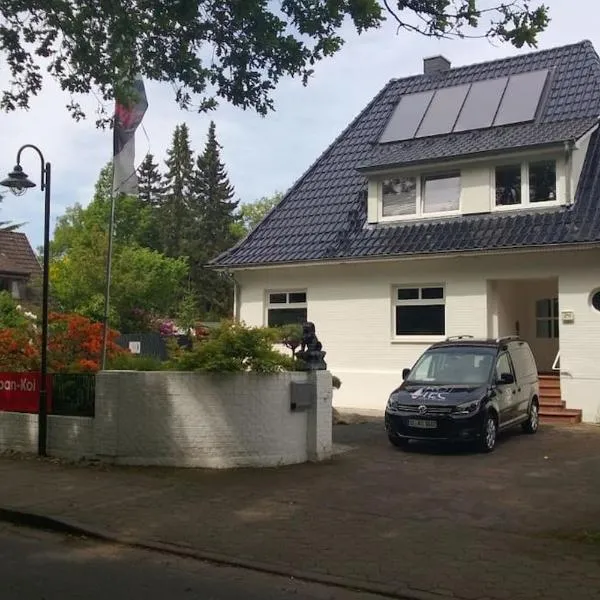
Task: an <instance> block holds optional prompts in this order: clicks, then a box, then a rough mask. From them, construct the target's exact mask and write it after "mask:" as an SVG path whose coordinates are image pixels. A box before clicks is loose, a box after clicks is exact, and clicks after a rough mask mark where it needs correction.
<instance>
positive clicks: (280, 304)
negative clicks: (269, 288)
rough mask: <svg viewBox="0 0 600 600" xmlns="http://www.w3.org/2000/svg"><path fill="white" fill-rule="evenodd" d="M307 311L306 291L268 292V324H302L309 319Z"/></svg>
mask: <svg viewBox="0 0 600 600" xmlns="http://www.w3.org/2000/svg"><path fill="white" fill-rule="evenodd" d="M307 312H308V311H307V302H306V292H303V291H291V292H268V293H267V325H268V326H269V327H282V326H283V325H302V324H303V323H306V321H307V318H308V315H307Z"/></svg>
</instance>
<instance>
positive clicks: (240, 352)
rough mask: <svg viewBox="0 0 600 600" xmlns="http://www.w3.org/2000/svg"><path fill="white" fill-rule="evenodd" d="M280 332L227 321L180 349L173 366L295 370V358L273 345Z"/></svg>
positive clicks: (182, 368) (180, 368) (215, 369)
mask: <svg viewBox="0 0 600 600" xmlns="http://www.w3.org/2000/svg"><path fill="white" fill-rule="evenodd" d="M277 338H278V335H277V332H276V331H274V330H272V329H268V328H266V327H247V326H246V325H244V324H243V323H235V322H233V321H224V322H223V323H221V325H220V326H219V327H217V328H215V329H213V330H211V331H210V333H209V334H208V336H206V337H205V338H202V339H201V340H199V341H198V342H196V344H195V345H194V348H193V350H192V351H188V352H178V353H176V354H175V356H173V357H172V360H171V364H170V368H172V369H175V370H178V371H205V372H209V373H210V372H217V373H223V372H229V373H231V372H243V371H254V372H258V373H277V372H280V371H286V370H292V369H293V368H294V364H295V363H294V360H293V359H291V358H290V357H288V356H285V355H284V354H282V353H281V352H278V351H277V350H275V349H274V348H273V344H274V343H275V342H276V341H277Z"/></svg>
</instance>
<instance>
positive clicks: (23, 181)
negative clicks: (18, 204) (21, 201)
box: [0, 165, 35, 196]
mask: <svg viewBox="0 0 600 600" xmlns="http://www.w3.org/2000/svg"><path fill="white" fill-rule="evenodd" d="M0 185H1V186H4V187H7V188H8V189H9V190H10V191H11V192H12V193H13V194H14V195H15V196H22V195H23V194H24V193H25V192H26V191H27V190H28V189H29V188H32V187H35V183H33V181H31V179H29V177H28V176H27V173H25V172H24V171H23V168H22V167H21V165H15V168H14V169H13V170H12V171H11V172H10V173H9V174H8V177H7V178H6V179H4V180H3V181H0Z"/></svg>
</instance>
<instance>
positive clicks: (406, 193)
mask: <svg viewBox="0 0 600 600" xmlns="http://www.w3.org/2000/svg"><path fill="white" fill-rule="evenodd" d="M381 199H382V215H383V216H384V217H400V216H406V215H414V214H415V213H416V212H417V179H416V178H415V177H395V178H393V179H385V180H384V181H382V182H381Z"/></svg>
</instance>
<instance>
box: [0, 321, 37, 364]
mask: <svg viewBox="0 0 600 600" xmlns="http://www.w3.org/2000/svg"><path fill="white" fill-rule="evenodd" d="M38 358H39V348H38V347H36V346H35V342H34V341H32V339H31V336H30V334H29V332H27V331H26V330H21V329H13V328H6V329H0V370H2V371H30V370H33V369H35V367H36V363H37V362H38Z"/></svg>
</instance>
